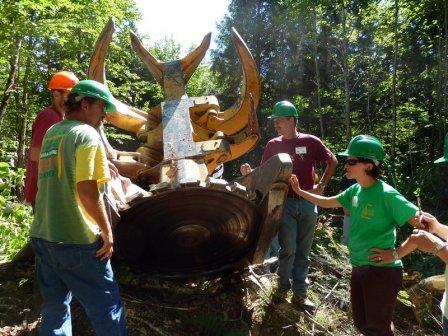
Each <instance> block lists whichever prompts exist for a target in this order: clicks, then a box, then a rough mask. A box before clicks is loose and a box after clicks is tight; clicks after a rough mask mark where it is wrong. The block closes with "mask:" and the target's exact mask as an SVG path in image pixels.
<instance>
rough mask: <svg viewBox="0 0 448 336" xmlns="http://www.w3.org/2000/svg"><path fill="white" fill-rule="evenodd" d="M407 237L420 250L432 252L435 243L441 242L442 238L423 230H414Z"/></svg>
mask: <svg viewBox="0 0 448 336" xmlns="http://www.w3.org/2000/svg"><path fill="white" fill-rule="evenodd" d="M409 239H410V240H411V241H412V242H413V243H414V244H415V245H416V246H417V248H418V249H419V250H420V251H422V252H426V253H432V252H433V251H434V248H435V247H436V245H439V244H443V241H442V239H440V238H439V237H437V236H436V235H433V234H432V233H429V232H427V231H423V230H414V231H413V233H412V235H411V236H410V237H409Z"/></svg>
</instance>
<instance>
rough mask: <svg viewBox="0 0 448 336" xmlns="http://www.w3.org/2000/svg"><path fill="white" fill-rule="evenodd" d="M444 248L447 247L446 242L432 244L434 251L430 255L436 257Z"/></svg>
mask: <svg viewBox="0 0 448 336" xmlns="http://www.w3.org/2000/svg"><path fill="white" fill-rule="evenodd" d="M445 246H448V243H447V242H439V241H435V242H434V250H432V254H434V255H437V253H439V252H440V251H441V250H442V249H443V248H444V247H445Z"/></svg>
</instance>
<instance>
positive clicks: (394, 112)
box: [391, 0, 398, 174]
mask: <svg viewBox="0 0 448 336" xmlns="http://www.w3.org/2000/svg"><path fill="white" fill-rule="evenodd" d="M394 7H395V14H394V34H395V37H394V40H395V41H394V60H393V70H392V71H393V72H392V147H391V161H392V167H395V156H396V145H397V144H396V142H397V97H396V95H397V65H398V0H395V6H394ZM392 172H393V174H395V171H394V169H392Z"/></svg>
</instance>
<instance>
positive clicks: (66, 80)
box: [25, 71, 79, 209]
mask: <svg viewBox="0 0 448 336" xmlns="http://www.w3.org/2000/svg"><path fill="white" fill-rule="evenodd" d="M78 82H79V79H78V78H77V77H76V76H75V74H73V73H72V72H68V71H59V72H56V73H55V74H54V75H53V77H51V79H50V82H49V83H48V90H50V93H51V105H50V106H48V107H47V108H45V109H43V110H42V111H40V112H38V114H37V116H36V119H35V120H34V123H33V128H32V133H31V144H30V155H29V157H28V161H27V164H26V177H25V200H26V201H27V202H29V203H30V204H31V205H32V206H33V209H34V203H35V199H36V193H37V164H38V162H39V154H40V147H41V145H42V139H43V138H44V135H45V133H46V132H47V130H48V129H49V128H50V127H51V126H53V125H54V124H56V123H57V122H59V121H61V120H62V119H64V115H65V101H66V100H67V96H68V94H69V92H70V90H71V89H72V88H73V86H75V84H76V83H78Z"/></svg>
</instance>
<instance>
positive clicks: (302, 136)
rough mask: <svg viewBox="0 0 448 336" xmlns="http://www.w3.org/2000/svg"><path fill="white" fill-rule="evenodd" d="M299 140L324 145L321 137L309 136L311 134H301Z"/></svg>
mask: <svg viewBox="0 0 448 336" xmlns="http://www.w3.org/2000/svg"><path fill="white" fill-rule="evenodd" d="M297 138H298V139H303V140H307V141H312V142H319V143H322V140H321V139H320V138H319V137H317V136H315V135H313V134H309V133H299V136H298V137H297Z"/></svg>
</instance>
